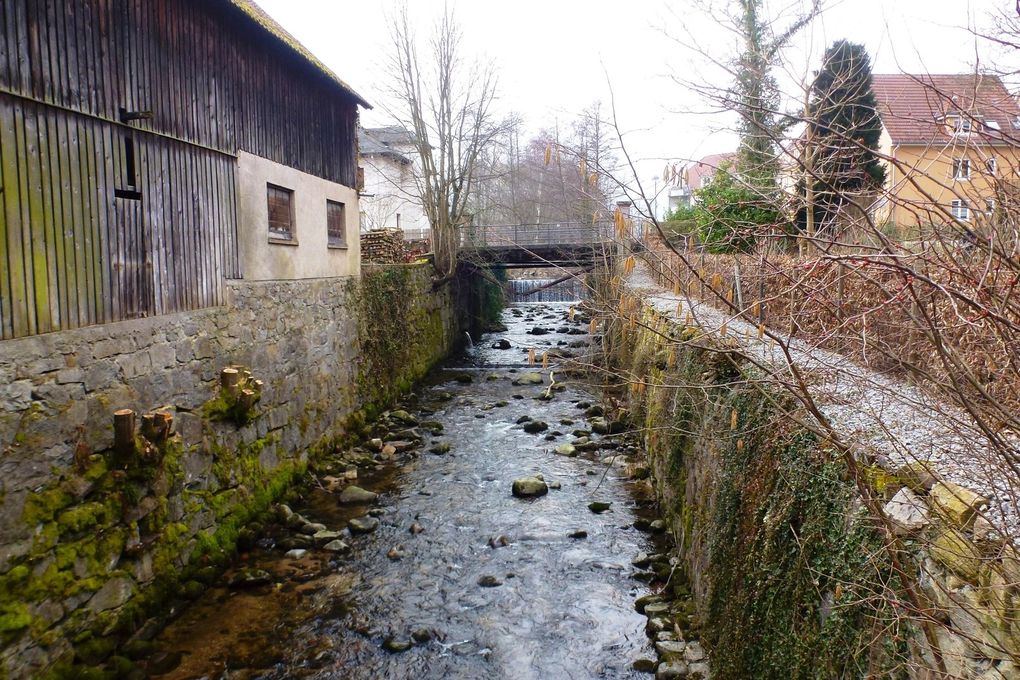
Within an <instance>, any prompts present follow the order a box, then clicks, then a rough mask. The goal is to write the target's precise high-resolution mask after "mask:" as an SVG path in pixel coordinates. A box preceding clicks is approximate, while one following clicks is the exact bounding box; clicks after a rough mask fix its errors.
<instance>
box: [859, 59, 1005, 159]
mask: <svg viewBox="0 0 1020 680" xmlns="http://www.w3.org/2000/svg"><path fill="white" fill-rule="evenodd" d="M873 89H874V92H875V98H876V100H877V101H878V114H879V117H880V118H881V119H882V124H883V125H884V126H885V129H886V130H887V131H888V133H889V136H890V138H891V139H892V142H893V144H931V143H936V144H937V143H950V142H951V141H952V140H953V135H952V134H951V133H950V131H949V129H948V127H947V125H946V116H952V115H957V116H961V117H962V118H964V119H968V120H970V121H971V130H972V132H973V133H974V134H976V135H980V139H981V141H982V142H988V143H996V144H1012V143H1015V141H1016V135H1017V132H1018V130H1020V128H1018V127H1017V126H1016V123H1017V121H1018V118H1020V106H1018V105H1017V102H1016V100H1015V99H1013V97H1011V96H1010V95H1009V92H1007V91H1006V88H1005V86H1004V85H1003V84H1002V81H1001V80H999V78H998V77H997V76H990V75H982V74H973V73H972V74H950V75H910V74H904V73H897V74H876V75H875V76H874V82H873Z"/></svg>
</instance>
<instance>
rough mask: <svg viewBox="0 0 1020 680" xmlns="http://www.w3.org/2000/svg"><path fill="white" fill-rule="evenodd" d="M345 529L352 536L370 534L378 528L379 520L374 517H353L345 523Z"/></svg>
mask: <svg viewBox="0 0 1020 680" xmlns="http://www.w3.org/2000/svg"><path fill="white" fill-rule="evenodd" d="M347 528H348V529H350V530H351V533H354V534H370V533H372V532H373V531H375V530H376V529H378V528H379V520H377V519H376V518H375V517H355V518H354V519H352V520H351V521H349V522H348V523H347Z"/></svg>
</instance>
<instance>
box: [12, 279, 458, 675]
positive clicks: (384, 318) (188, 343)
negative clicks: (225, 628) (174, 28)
mask: <svg viewBox="0 0 1020 680" xmlns="http://www.w3.org/2000/svg"><path fill="white" fill-rule="evenodd" d="M465 288H466V286H465V285H464V284H463V283H462V282H460V281H454V282H453V283H451V284H448V285H446V286H443V287H441V288H439V289H438V290H433V287H432V282H431V270H430V268H429V267H428V266H425V265H420V266H416V265H395V266H385V267H382V266H376V267H366V269H365V271H364V272H363V275H362V276H361V277H360V278H350V279H317V280H303V281H275V282H258V283H254V282H232V283H231V284H230V287H229V296H228V297H229V300H228V304H226V305H225V306H223V307H218V308H213V309H207V310H201V311H197V312H191V313H186V314H175V315H167V316H161V317H154V318H150V319H142V320H137V321H128V322H121V323H116V324H108V325H104V326H97V327H92V328H84V329H78V330H74V331H66V332H61V333H54V334H50V335H44V336H37V337H32V338H24V339H19V340H12V341H6V342H4V343H0V385H4V387H2V388H0V450H2V452H3V455H2V458H0V479H2V482H0V484H2V489H0V678H3V677H25V676H42V675H44V674H45V673H46V672H50V671H51V670H52V669H53V668H55V667H59V665H60V664H63V663H69V662H71V661H72V660H76V661H77V662H79V663H81V662H84V663H89V662H92V661H94V660H98V659H101V658H102V657H104V656H105V655H106V654H108V653H109V652H110V650H111V649H112V648H113V646H114V645H115V644H116V641H117V640H118V638H119V637H120V636H121V635H122V634H123V633H125V632H128V631H130V630H134V629H135V628H137V627H138V626H140V625H141V624H142V623H143V622H144V621H145V620H146V617H147V616H149V614H150V613H151V612H152V611H153V610H154V609H156V608H158V607H159V606H160V604H161V603H163V602H165V601H167V600H168V599H170V598H174V597H177V596H179V593H180V591H181V582H182V581H198V582H202V581H203V580H209V579H211V578H215V576H216V573H217V567H218V565H219V564H222V563H223V562H225V560H226V559H228V558H229V556H230V554H231V553H232V551H233V549H234V546H235V544H236V542H237V539H238V536H239V534H241V533H242V532H244V531H245V527H246V525H247V524H248V523H249V522H250V521H251V520H252V518H254V517H256V516H257V515H258V514H259V513H260V512H262V511H263V510H264V509H266V508H267V507H268V506H269V505H270V503H272V501H273V500H274V499H276V498H279V497H280V496H281V495H282V494H284V493H285V492H286V490H287V489H288V488H289V487H290V486H291V485H292V484H293V483H294V481H295V480H296V479H298V478H299V477H300V476H301V475H302V474H303V472H304V471H305V468H306V466H307V463H308V461H309V459H310V458H312V457H314V456H316V455H319V454H321V453H324V452H328V451H330V450H333V449H334V448H336V447H337V446H340V445H342V444H343V442H344V437H345V435H346V433H347V430H348V429H349V428H353V427H357V426H358V425H359V424H360V423H362V422H364V419H365V418H366V417H368V416H370V415H371V413H372V412H373V411H374V410H377V409H378V408H380V407H382V406H383V405H385V404H386V403H388V402H389V401H391V400H392V399H393V398H394V397H396V396H397V395H398V394H399V393H400V392H402V391H405V390H407V389H408V388H409V387H410V386H411V385H413V383H414V382H415V381H416V380H418V379H419V378H421V377H422V376H423V375H424V374H425V373H426V372H427V371H428V370H429V368H430V367H431V366H432V365H433V364H434V363H435V362H436V361H437V360H439V359H441V358H442V357H444V356H446V354H447V353H448V352H449V351H450V350H451V348H453V347H455V346H457V345H458V344H459V343H460V342H461V340H462V338H463V330H462V320H461V319H462V316H463V315H462V314H461V313H460V308H461V307H462V306H463V305H462V302H461V301H462V299H463V298H464V296H463V295H462V294H461V292H460V291H461V290H463V289H465ZM229 365H237V366H243V367H245V368H247V369H248V370H250V371H251V373H252V379H253V380H255V379H257V380H261V381H262V382H263V387H262V390H261V392H262V396H261V400H260V401H259V403H258V404H257V405H256V407H255V408H254V409H253V410H252V412H251V413H250V414H249V415H250V417H246V418H244V419H240V420H239V419H236V418H227V417H224V412H223V409H217V408H215V405H216V403H217V401H216V400H217V397H218V376H219V373H220V371H221V369H223V368H224V367H226V366H229ZM121 408H130V409H133V410H135V411H136V412H138V413H139V414H141V413H144V412H148V411H156V410H159V411H163V412H166V413H170V414H171V415H172V416H173V418H174V432H175V433H174V435H173V436H171V437H168V438H166V439H165V440H162V441H158V442H150V441H147V440H145V439H143V438H138V439H137V440H136V443H135V446H134V447H133V449H132V450H131V451H129V452H127V453H125V452H124V451H119V452H115V450H114V446H113V445H114V440H113V427H112V425H113V412H114V411H115V410H117V409H121ZM47 669H50V670H47Z"/></svg>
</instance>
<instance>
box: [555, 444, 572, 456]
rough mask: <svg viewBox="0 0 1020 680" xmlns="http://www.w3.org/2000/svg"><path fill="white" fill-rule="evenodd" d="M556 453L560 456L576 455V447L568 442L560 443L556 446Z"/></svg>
mask: <svg viewBox="0 0 1020 680" xmlns="http://www.w3.org/2000/svg"><path fill="white" fill-rule="evenodd" d="M556 453H558V454H559V455H561V456H576V455H577V449H575V448H574V447H573V446H572V445H570V444H560V445H559V446H557V447H556Z"/></svg>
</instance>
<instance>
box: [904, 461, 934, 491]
mask: <svg viewBox="0 0 1020 680" xmlns="http://www.w3.org/2000/svg"><path fill="white" fill-rule="evenodd" d="M896 476H897V477H898V478H899V480H900V481H901V482H902V483H903V484H904V485H905V486H907V487H908V488H909V489H910V490H911V491H913V492H914V493H920V494H924V493H928V491H930V490H931V488H932V487H933V486H935V485H936V484H937V483H938V481H939V480H938V477H937V476H936V475H935V469H934V467H933V466H932V464H931V463H929V462H928V461H926V460H915V461H912V462H910V463H907V464H906V465H903V466H901V467H900V468H899V469H898V470H896Z"/></svg>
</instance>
